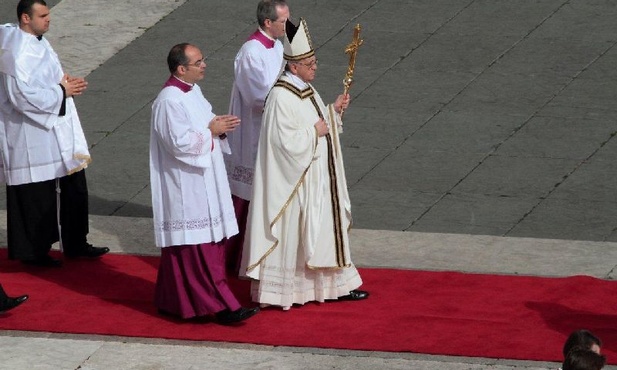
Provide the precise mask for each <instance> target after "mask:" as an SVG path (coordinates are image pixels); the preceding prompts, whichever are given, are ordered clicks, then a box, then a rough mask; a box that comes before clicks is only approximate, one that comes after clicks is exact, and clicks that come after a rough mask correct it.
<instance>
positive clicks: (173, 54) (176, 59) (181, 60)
mask: <svg viewBox="0 0 617 370" xmlns="http://www.w3.org/2000/svg"><path fill="white" fill-rule="evenodd" d="M189 45H191V44H189V43H188V42H183V43H182V44H178V45H174V46H173V47H172V48H171V50H170V51H169V54H168V55H167V66H168V67H169V72H171V73H172V74H173V73H176V70H177V69H178V67H179V66H185V65H187V64H188V63H189V58H187V56H186V54H185V51H186V48H187V47H188V46H189Z"/></svg>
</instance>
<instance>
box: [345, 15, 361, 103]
mask: <svg viewBox="0 0 617 370" xmlns="http://www.w3.org/2000/svg"><path fill="white" fill-rule="evenodd" d="M362 42H363V40H360V24H356V27H354V32H353V40H352V41H351V44H349V45H347V47H346V48H345V54H349V66H348V67H347V73H346V74H345V79H344V80H343V86H344V87H345V89H344V90H343V93H344V94H347V93H348V92H349V89H350V88H351V84H352V83H353V71H354V68H355V67H356V55H357V54H358V48H359V47H360V45H362Z"/></svg>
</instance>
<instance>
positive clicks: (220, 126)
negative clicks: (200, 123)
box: [208, 114, 240, 136]
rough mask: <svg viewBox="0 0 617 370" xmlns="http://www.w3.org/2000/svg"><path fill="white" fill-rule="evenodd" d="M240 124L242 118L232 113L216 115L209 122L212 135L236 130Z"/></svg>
mask: <svg viewBox="0 0 617 370" xmlns="http://www.w3.org/2000/svg"><path fill="white" fill-rule="evenodd" d="M239 124H240V118H238V117H236V116H232V115H231V114H225V115H222V116H216V117H214V118H213V119H212V121H210V123H209V124H208V128H209V129H210V131H212V135H216V136H219V135H223V134H225V133H227V132H229V131H233V130H235V129H236V127H238V125H239Z"/></svg>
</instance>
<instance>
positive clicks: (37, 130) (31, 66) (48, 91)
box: [0, 24, 90, 185]
mask: <svg viewBox="0 0 617 370" xmlns="http://www.w3.org/2000/svg"><path fill="white" fill-rule="evenodd" d="M63 76H64V72H63V71H62V66H61V64H60V60H59V59H58V55H57V54H56V53H55V52H54V50H53V49H52V47H51V45H50V44H49V42H48V41H47V40H46V39H45V38H42V39H40V40H39V39H37V37H35V36H34V35H32V34H30V33H27V32H24V31H22V30H21V29H20V28H19V27H18V26H17V25H15V24H6V25H1V26H0V123H2V124H1V125H0V130H1V132H0V145H1V150H2V163H1V164H2V165H3V167H4V170H3V171H0V177H1V178H2V180H4V181H6V182H7V184H8V185H20V184H26V183H33V182H40V181H46V180H51V179H54V178H59V177H62V176H66V175H68V174H71V173H74V172H77V171H79V170H81V169H83V168H85V167H87V165H88V163H89V162H90V153H89V152H88V144H87V142H86V138H85V136H84V132H83V129H82V127H81V122H80V121H79V116H78V115H77V109H76V108H75V103H74V101H73V98H71V97H68V98H67V99H66V102H65V106H66V113H65V115H64V116H59V115H58V114H59V112H60V108H61V106H62V102H63V99H64V97H63V92H62V88H61V87H60V85H59V84H60V81H61V79H62V77H63Z"/></svg>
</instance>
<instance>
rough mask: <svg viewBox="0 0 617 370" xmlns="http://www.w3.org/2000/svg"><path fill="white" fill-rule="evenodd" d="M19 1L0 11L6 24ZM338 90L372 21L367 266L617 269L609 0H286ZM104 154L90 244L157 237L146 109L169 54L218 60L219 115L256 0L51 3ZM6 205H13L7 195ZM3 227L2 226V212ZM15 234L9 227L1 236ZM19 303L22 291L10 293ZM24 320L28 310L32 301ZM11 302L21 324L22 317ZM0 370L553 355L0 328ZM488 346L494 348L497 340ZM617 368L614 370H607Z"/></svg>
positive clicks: (350, 163)
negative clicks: (182, 45)
mask: <svg viewBox="0 0 617 370" xmlns="http://www.w3.org/2000/svg"><path fill="white" fill-rule="evenodd" d="M16 2H17V1H16V0H5V1H2V2H0V22H2V23H4V22H12V21H14V19H15V15H14V13H15V4H16ZM289 3H290V6H291V11H292V16H293V17H295V18H296V19H297V18H298V17H300V16H302V17H304V18H306V19H307V22H308V26H309V29H310V31H311V35H312V37H313V41H314V42H315V46H316V47H317V48H318V49H317V55H318V57H319V61H320V64H319V70H318V72H317V79H316V81H315V85H316V87H317V89H318V90H319V91H320V93H321V95H322V96H323V97H324V98H325V99H326V100H330V99H333V98H334V97H335V95H336V94H338V93H340V92H341V91H342V83H341V81H342V77H343V76H344V74H345V71H346V65H347V57H346V55H345V54H344V53H343V49H344V47H345V45H346V44H347V43H348V42H349V41H350V39H351V34H352V28H353V27H354V26H355V25H356V23H360V24H361V25H362V37H363V39H364V44H363V46H362V47H361V48H360V51H359V54H358V61H357V65H356V76H355V81H354V85H353V87H352V90H351V94H352V99H353V102H352V105H351V107H350V108H349V109H348V110H347V112H346V114H345V122H346V130H345V134H344V135H342V140H343V145H344V149H343V150H344V152H345V161H346V170H347V176H348V185H349V188H350V193H351V197H352V204H353V211H354V221H355V229H354V230H353V231H352V242H353V253H354V261H355V262H356V264H357V265H358V266H384V267H395V268H413V269H427V270H456V271H466V272H489V273H504V274H524V275H543V276H568V275H573V274H586V275H591V276H596V277H599V278H604V279H613V278H614V277H615V274H616V272H615V267H616V265H617V258H616V257H617V248H615V247H616V246H617V244H616V243H617V232H616V228H617V207H615V205H616V203H617V195H616V194H617V192H616V191H615V190H616V188H617V186H616V185H615V181H614V179H615V178H616V176H615V175H616V174H617V165H615V164H614V161H613V158H614V157H615V154H616V152H617V142H616V139H614V136H615V133H616V132H617V123H616V122H615V121H616V118H617V108H615V106H614V104H613V102H614V101H615V98H616V95H617V78H616V77H617V72H615V68H614V65H615V62H616V60H617V48H615V43H617V23H615V22H614V19H615V16H616V15H617V4H615V3H614V2H611V1H608V0H543V1H534V2H531V1H525V2H522V1H511V0H510V1H508V0H490V1H489V0H417V1H415V0H354V1H351V0H341V1H325V0H314V1H302V2H301V1H293V0H290V1H289ZM48 4H49V5H50V6H53V9H52V26H51V31H50V32H49V33H48V35H47V36H48V38H49V39H50V41H51V42H52V44H53V45H54V46H55V48H56V50H57V51H58V53H59V55H60V56H61V58H62V59H63V63H64V65H65V68H66V70H67V72H68V73H71V74H75V75H87V78H88V81H89V83H90V85H89V89H88V91H87V92H86V93H85V94H84V95H83V96H81V97H79V98H78V99H77V104H78V107H79V110H80V115H81V118H82V121H83V124H84V129H85V131H86V135H87V137H88V140H89V143H90V144H91V146H92V148H91V153H92V156H93V163H92V165H91V166H90V168H89V169H88V177H89V187H90V200H91V213H92V217H91V237H90V239H91V241H92V242H94V243H95V244H97V245H108V246H110V247H111V248H112V250H113V251H114V252H118V253H140V254H156V253H158V251H157V250H156V249H155V248H154V247H153V243H152V235H151V233H152V225H151V218H150V217H151V212H152V211H151V205H150V190H149V186H148V162H147V161H148V143H149V141H148V138H149V117H150V104H151V102H152V100H153V99H154V97H155V96H156V94H157V93H158V91H159V89H160V87H161V84H162V83H163V82H164V80H165V79H166V77H167V74H168V72H167V70H166V65H165V57H166V55H167V52H168V50H169V48H170V47H171V46H172V45H174V44H176V43H179V42H184V41H188V42H191V43H194V44H196V45H198V46H199V47H200V48H202V50H203V51H204V53H205V54H206V55H207V56H208V67H207V70H206V79H205V80H204V81H203V82H202V83H201V86H202V88H203V90H204V92H205V94H206V96H207V97H208V99H209V100H210V101H211V102H212V104H213V106H214V108H215V111H216V112H218V113H225V112H226V110H227V103H228V98H229V94H230V90H231V81H232V74H233V71H232V63H233V57H234V55H235V53H236V51H237V50H238V48H239V47H240V45H241V43H242V42H243V41H244V39H245V38H246V37H247V35H248V34H250V32H251V31H252V30H253V29H254V28H255V26H256V25H255V22H254V17H255V16H254V12H255V6H256V1H246V0H230V1H227V2H214V1H203V0H131V1H125V0H108V1H105V0H50V1H48ZM1 198H2V200H1V201H0V207H1V208H3V209H4V207H5V205H4V199H3V198H4V196H3V195H2V196H1ZM0 220H1V221H0V224H1V225H4V224H5V215H4V214H2V215H0ZM5 232H6V230H5V228H0V244H2V245H4V244H6V243H5V240H6V236H5ZM6 288H7V289H8V290H9V292H12V291H14V290H15V289H16V288H15V287H13V288H14V289H11V287H6ZM20 309H27V306H24V307H23V308H19V309H18V310H20ZM18 310H16V311H15V314H18V313H19V311H18ZM1 334H2V335H0V346H2V348H3V351H0V369H34V368H36V369H77V368H80V369H228V368H235V369H249V368H251V369H253V368H257V369H262V368H263V369H266V368H276V369H278V368H282V369H296V368H310V369H326V368H327V369H332V368H335V369H348V368H349V369H351V368H354V369H375V368H393V369H398V368H401V369H402V368H406V369H452V370H454V369H456V370H458V369H461V370H462V369H500V370H501V369H504V370H505V369H547V368H552V369H554V368H556V367H557V366H558V364H554V363H538V362H525V361H506V360H494V359H482V358H463V357H444V356H428V355H422V354H411V353H381V352H357V351H337V350H324V349H315V348H308V349H307V348H289V347H267V346H249V345H235V344H229V343H204V342H183V341H163V340H149V339H141V338H115V337H101V336H78V335H60V334H50V333H24V332H9V331H4V332H2V333H1ZM487 345H490V344H487ZM608 368H616V367H608Z"/></svg>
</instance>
